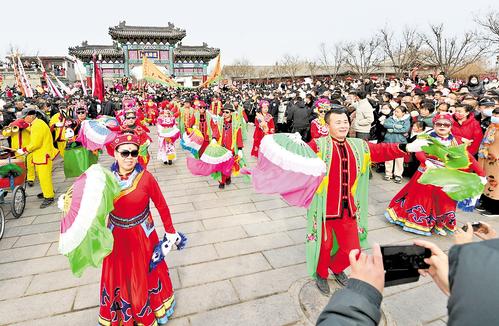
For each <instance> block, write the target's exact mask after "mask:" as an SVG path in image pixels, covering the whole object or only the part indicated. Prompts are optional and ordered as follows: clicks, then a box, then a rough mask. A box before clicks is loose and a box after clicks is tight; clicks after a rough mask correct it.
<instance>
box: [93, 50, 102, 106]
mask: <svg viewBox="0 0 499 326" xmlns="http://www.w3.org/2000/svg"><path fill="white" fill-rule="evenodd" d="M93 61H94V74H93V80H92V96H97V98H98V99H99V100H100V101H101V103H102V101H104V80H103V79H102V71H101V69H100V67H99V65H98V64H97V61H96V60H95V56H94V60H93Z"/></svg>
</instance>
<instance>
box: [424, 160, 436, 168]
mask: <svg viewBox="0 0 499 326" xmlns="http://www.w3.org/2000/svg"><path fill="white" fill-rule="evenodd" d="M424 165H425V166H426V169H427V170H431V169H436V168H437V166H436V165H435V164H434V163H433V162H432V161H430V160H426V161H424Z"/></svg>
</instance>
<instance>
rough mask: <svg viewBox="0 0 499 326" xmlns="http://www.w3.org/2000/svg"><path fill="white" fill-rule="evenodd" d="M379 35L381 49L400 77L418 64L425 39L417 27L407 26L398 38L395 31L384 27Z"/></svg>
mask: <svg viewBox="0 0 499 326" xmlns="http://www.w3.org/2000/svg"><path fill="white" fill-rule="evenodd" d="M379 37H380V41H381V44H380V46H381V49H382V50H383V52H384V53H385V55H386V56H387V57H388V59H389V60H390V62H391V65H392V67H393V68H394V70H395V73H396V74H397V75H398V76H399V77H403V75H404V73H406V72H409V71H411V69H413V68H414V67H416V66H417V65H418V58H419V56H420V50H421V46H422V44H423V40H422V38H421V37H420V36H419V35H418V33H417V32H416V30H415V29H413V28H409V27H406V28H405V29H404V30H403V31H402V35H401V38H398V39H397V38H395V37H394V34H393V32H391V31H389V30H388V29H387V28H384V29H381V30H380V31H379Z"/></svg>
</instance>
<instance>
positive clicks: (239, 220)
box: [203, 212, 269, 230]
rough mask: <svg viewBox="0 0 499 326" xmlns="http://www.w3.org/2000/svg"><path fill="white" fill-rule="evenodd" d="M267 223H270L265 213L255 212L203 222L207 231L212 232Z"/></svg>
mask: <svg viewBox="0 0 499 326" xmlns="http://www.w3.org/2000/svg"><path fill="white" fill-rule="evenodd" d="M266 221H269V218H268V217H267V215H265V214H264V213H263V212H254V213H248V214H239V215H231V216H225V217H217V218H211V219H208V220H203V224H204V227H205V228H206V229H207V230H211V229H221V228H227V227H231V226H235V225H244V224H251V223H260V222H266Z"/></svg>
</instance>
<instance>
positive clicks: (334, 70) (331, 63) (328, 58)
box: [319, 43, 345, 79]
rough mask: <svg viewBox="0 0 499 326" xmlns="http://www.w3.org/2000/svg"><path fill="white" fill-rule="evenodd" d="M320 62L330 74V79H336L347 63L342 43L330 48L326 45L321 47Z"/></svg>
mask: <svg viewBox="0 0 499 326" xmlns="http://www.w3.org/2000/svg"><path fill="white" fill-rule="evenodd" d="M319 60H320V62H321V63H322V65H323V66H324V68H325V69H326V70H327V71H328V72H329V77H331V79H335V78H336V77H337V76H338V73H339V72H340V69H341V66H342V64H343V63H344V62H345V52H344V51H343V45H342V44H341V43H335V44H334V45H333V46H332V47H331V48H329V47H328V46H327V45H326V44H325V43H321V44H320V45H319Z"/></svg>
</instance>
